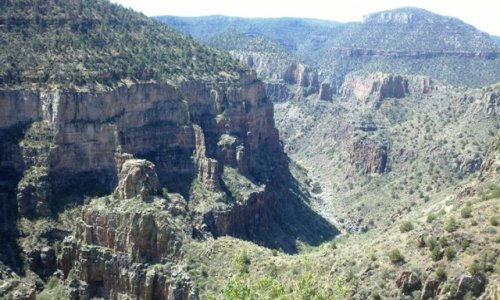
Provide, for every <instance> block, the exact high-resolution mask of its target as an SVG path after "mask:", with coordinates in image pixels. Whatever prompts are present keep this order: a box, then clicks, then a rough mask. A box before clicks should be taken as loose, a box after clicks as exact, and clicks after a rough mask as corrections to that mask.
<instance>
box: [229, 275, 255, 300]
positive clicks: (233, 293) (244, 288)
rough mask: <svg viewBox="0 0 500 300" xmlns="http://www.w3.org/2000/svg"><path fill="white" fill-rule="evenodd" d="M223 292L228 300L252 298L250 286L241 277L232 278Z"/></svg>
mask: <svg viewBox="0 0 500 300" xmlns="http://www.w3.org/2000/svg"><path fill="white" fill-rule="evenodd" d="M222 294H223V295H224V299H227V300H239V299H252V291H251V289H250V287H249V286H248V285H247V283H246V282H245V281H243V280H242V279H241V278H238V279H231V280H230V281H229V283H228V284H227V285H226V287H224V289H223V290H222Z"/></svg>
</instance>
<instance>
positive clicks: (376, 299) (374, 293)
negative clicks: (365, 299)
mask: <svg viewBox="0 0 500 300" xmlns="http://www.w3.org/2000/svg"><path fill="white" fill-rule="evenodd" d="M370 297H371V298H372V299H373V300H380V299H382V298H381V297H380V294H379V292H378V291H377V290H373V291H372V292H371V294H370Z"/></svg>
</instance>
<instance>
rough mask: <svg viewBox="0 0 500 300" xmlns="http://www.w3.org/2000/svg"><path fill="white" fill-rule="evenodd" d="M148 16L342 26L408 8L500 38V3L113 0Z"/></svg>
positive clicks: (491, 0)
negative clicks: (290, 20) (269, 19)
mask: <svg viewBox="0 0 500 300" xmlns="http://www.w3.org/2000/svg"><path fill="white" fill-rule="evenodd" d="M111 2H115V3H120V4H122V5H123V6H125V7H130V8H133V9H134V10H137V11H140V12H143V13H144V14H146V15H148V16H158V15H175V16H207V15H227V16H238V17H263V18H264V17H302V18H316V19H324V20H333V21H338V22H349V21H361V20H362V18H363V15H366V14H369V13H373V12H377V11H382V10H388V9H393V8H398V7H404V6H414V7H420V8H423V9H427V10H430V11H432V12H434V13H437V14H440V15H445V16H452V17H457V18H459V19H461V20H463V21H464V22H466V23H469V24H471V25H473V26H474V27H476V28H477V29H479V30H481V31H485V32H487V33H489V34H493V35H498V36H500V17H499V14H498V12H499V11H500V2H499V1H494V0H474V1H470V0H303V1H300V0H299V1H297V0H286V1H285V0H111Z"/></svg>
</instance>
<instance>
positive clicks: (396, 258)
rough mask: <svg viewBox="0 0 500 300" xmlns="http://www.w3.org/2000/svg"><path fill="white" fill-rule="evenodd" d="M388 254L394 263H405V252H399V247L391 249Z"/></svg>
mask: <svg viewBox="0 0 500 300" xmlns="http://www.w3.org/2000/svg"><path fill="white" fill-rule="evenodd" d="M388 256H389V260H390V261H391V262H392V263H393V264H400V263H403V262H404V261H405V259H404V256H403V254H401V252H399V250H398V249H393V250H391V251H390V252H389V255H388Z"/></svg>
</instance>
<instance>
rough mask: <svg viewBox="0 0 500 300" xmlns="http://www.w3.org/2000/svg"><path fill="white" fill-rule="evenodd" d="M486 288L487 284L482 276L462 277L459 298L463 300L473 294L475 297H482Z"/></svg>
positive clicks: (458, 292)
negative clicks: (468, 294) (466, 295)
mask: <svg viewBox="0 0 500 300" xmlns="http://www.w3.org/2000/svg"><path fill="white" fill-rule="evenodd" d="M485 287H486V282H485V280H484V278H483V277H482V276H479V275H473V276H470V275H464V276H462V277H460V281H459V282H458V289H457V298H459V299H462V298H463V297H464V296H465V294H467V293H468V292H472V295H473V296H476V297H478V296H480V295H481V294H482V293H483V292H484V289H485Z"/></svg>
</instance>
